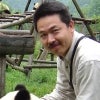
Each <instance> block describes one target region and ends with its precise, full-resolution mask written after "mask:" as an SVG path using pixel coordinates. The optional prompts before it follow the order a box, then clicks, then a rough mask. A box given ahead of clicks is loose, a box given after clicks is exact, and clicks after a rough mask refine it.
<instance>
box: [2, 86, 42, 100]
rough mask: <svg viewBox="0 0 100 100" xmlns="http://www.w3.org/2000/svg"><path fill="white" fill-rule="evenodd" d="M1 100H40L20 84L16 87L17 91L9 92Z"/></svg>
mask: <svg viewBox="0 0 100 100" xmlns="http://www.w3.org/2000/svg"><path fill="white" fill-rule="evenodd" d="M0 100H40V99H39V98H38V97H37V96H35V95H33V94H31V93H29V91H28V90H27V89H26V87H25V86H24V85H22V84H18V85H17V86H16V87H15V91H13V92H9V93H8V94H6V95H5V96H3V97H2V98H0Z"/></svg>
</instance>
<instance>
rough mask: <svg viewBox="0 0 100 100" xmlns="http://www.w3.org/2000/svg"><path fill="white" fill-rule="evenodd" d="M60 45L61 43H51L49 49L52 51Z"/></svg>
mask: <svg viewBox="0 0 100 100" xmlns="http://www.w3.org/2000/svg"><path fill="white" fill-rule="evenodd" d="M59 44H60V43H59V42H57V41H53V42H52V43H49V45H48V48H49V49H52V48H54V47H55V46H58V45H59Z"/></svg>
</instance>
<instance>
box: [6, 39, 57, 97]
mask: <svg viewBox="0 0 100 100" xmlns="http://www.w3.org/2000/svg"><path fill="white" fill-rule="evenodd" d="M40 48H41V44H40V42H39V41H37V42H36V46H35V50H34V59H36V57H37V56H38V53H39V51H40ZM24 57H25V58H28V57H29V55H25V56H24ZM24 65H27V62H22V63H21V66H20V67H23V66H24ZM5 83H6V87H5V92H6V93H8V92H10V91H13V90H14V88H15V86H16V85H17V84H24V85H25V86H26V87H27V89H28V90H29V91H30V92H31V93H33V94H35V95H37V96H39V97H42V96H44V95H45V94H47V93H50V92H51V91H52V90H53V88H54V87H55V84H56V69H53V68H49V69H46V68H44V69H39V68H37V69H36V68H35V69H34V68H33V69H32V71H31V72H30V73H29V75H28V76H26V75H25V74H24V73H22V72H20V71H18V70H15V69H12V68H11V67H10V66H9V67H8V68H7V69H6V82H5Z"/></svg>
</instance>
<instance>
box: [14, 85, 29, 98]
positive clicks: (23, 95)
mask: <svg viewBox="0 0 100 100" xmlns="http://www.w3.org/2000/svg"><path fill="white" fill-rule="evenodd" d="M15 90H18V91H19V92H18V93H17V94H16V96H15V98H14V99H15V100H30V93H29V91H28V90H27V89H26V87H25V86H24V85H22V84H18V85H17V86H16V87H15Z"/></svg>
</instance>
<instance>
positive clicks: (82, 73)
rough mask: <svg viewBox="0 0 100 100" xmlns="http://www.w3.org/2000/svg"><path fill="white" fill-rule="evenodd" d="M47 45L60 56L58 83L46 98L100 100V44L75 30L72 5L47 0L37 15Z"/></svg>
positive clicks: (38, 24) (36, 27) (39, 27)
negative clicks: (67, 5)
mask: <svg viewBox="0 0 100 100" xmlns="http://www.w3.org/2000/svg"><path fill="white" fill-rule="evenodd" d="M34 26H35V29H36V31H37V32H38V35H39V36H40V41H41V43H42V44H43V46H44V47H45V48H46V49H47V50H49V51H50V52H52V53H53V54H55V55H57V56H58V57H57V83H56V86H55V89H54V90H53V92H52V93H50V94H47V95H45V96H44V97H42V98H41V99H42V100H99V99H100V79H99V77H100V44H99V43H98V42H96V41H94V40H91V39H89V38H87V37H85V36H84V35H83V34H81V33H78V32H77V31H76V30H75V29H74V21H73V20H72V18H71V15H70V13H69V11H68V8H67V7H66V6H65V5H64V4H62V3H60V2H58V1H54V2H44V3H42V4H41V5H40V6H39V8H38V9H37V10H36V12H35V14H34Z"/></svg>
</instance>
